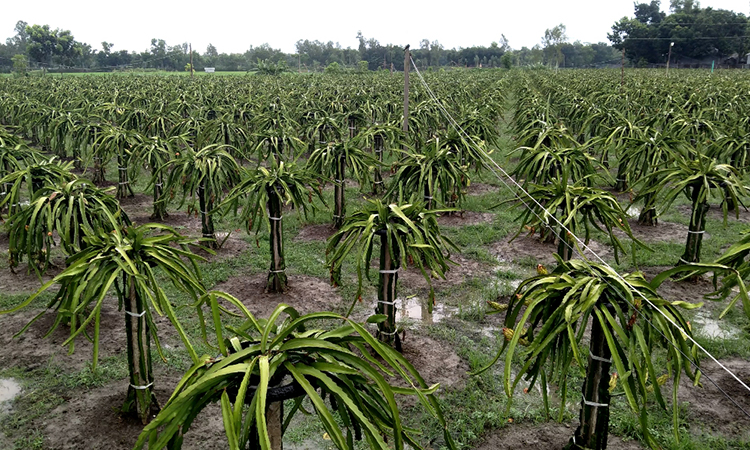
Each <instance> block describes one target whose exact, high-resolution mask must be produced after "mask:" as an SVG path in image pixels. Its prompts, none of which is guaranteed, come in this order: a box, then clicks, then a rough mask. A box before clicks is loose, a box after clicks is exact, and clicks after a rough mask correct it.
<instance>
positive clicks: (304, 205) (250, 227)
mask: <svg viewBox="0 0 750 450" xmlns="http://www.w3.org/2000/svg"><path fill="white" fill-rule="evenodd" d="M318 183H319V180H318V177H317V176H315V175H314V174H312V173H310V172H307V171H305V170H302V169H299V168H298V167H297V165H296V164H295V163H294V162H285V161H283V160H282V161H280V162H278V163H277V162H276V159H274V158H271V160H270V167H268V168H266V167H258V168H257V169H254V170H252V171H249V170H245V171H244V175H243V177H242V181H241V182H240V183H239V184H237V186H235V187H234V189H232V190H231V192H229V194H227V196H226V198H225V199H224V203H223V204H222V206H223V205H231V206H232V207H233V208H234V211H235V214H236V213H237V210H238V208H239V206H240V199H241V198H244V201H243V202H242V215H241V217H242V219H243V220H245V221H246V223H247V231H248V232H252V231H255V233H256V234H257V233H258V232H259V231H260V228H261V224H262V223H265V224H266V226H267V227H268V230H269V232H270V239H269V240H270V247H271V248H270V252H271V267H270V268H269V270H268V285H267V287H266V290H267V291H268V292H283V291H284V290H286V287H287V277H286V264H285V262H284V233H283V230H284V228H283V222H282V218H283V216H282V208H283V206H284V205H291V206H292V207H293V208H295V209H300V210H302V213H303V214H304V215H305V217H307V213H308V211H309V210H313V209H314V208H315V205H314V204H313V203H312V196H313V192H314V193H315V195H317V197H318V198H319V199H320V200H321V201H323V196H322V194H321V190H320V187H319V186H318V188H317V189H312V188H311V186H315V185H317V184H318ZM259 214H260V215H261V220H258V215H259Z"/></svg>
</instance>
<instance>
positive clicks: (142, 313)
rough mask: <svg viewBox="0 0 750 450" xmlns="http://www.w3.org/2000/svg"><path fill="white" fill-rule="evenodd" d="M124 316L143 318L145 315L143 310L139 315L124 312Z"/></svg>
mask: <svg viewBox="0 0 750 450" xmlns="http://www.w3.org/2000/svg"><path fill="white" fill-rule="evenodd" d="M125 314H127V315H129V316H133V317H143V316H144V315H145V314H146V311H145V310H144V311H142V312H141V313H140V314H136V313H134V312H130V311H125Z"/></svg>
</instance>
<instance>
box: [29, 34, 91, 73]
mask: <svg viewBox="0 0 750 450" xmlns="http://www.w3.org/2000/svg"><path fill="white" fill-rule="evenodd" d="M26 33H27V34H28V43H27V46H26V51H27V52H28V54H29V56H30V57H31V58H32V59H33V60H34V61H36V62H40V63H45V64H51V63H52V62H57V63H60V64H71V63H72V62H73V59H75V58H76V57H77V56H80V55H81V54H82V48H81V44H80V43H78V42H76V40H75V38H74V37H73V35H72V34H71V33H70V31H69V30H60V29H59V28H58V29H55V30H51V29H50V27H49V25H43V26H42V25H31V26H27V27H26Z"/></svg>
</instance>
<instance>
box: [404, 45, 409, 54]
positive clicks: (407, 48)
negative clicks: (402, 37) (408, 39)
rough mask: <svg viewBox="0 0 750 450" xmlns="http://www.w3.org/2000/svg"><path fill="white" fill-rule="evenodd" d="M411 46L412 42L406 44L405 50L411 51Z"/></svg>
mask: <svg viewBox="0 0 750 450" xmlns="http://www.w3.org/2000/svg"><path fill="white" fill-rule="evenodd" d="M409 47H411V44H406V47H404V51H405V52H408V51H409Z"/></svg>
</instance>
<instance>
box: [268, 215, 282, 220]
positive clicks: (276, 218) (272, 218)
mask: <svg viewBox="0 0 750 450" xmlns="http://www.w3.org/2000/svg"><path fill="white" fill-rule="evenodd" d="M283 218H284V216H281V217H271V216H268V219H269V220H281V219H283Z"/></svg>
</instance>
